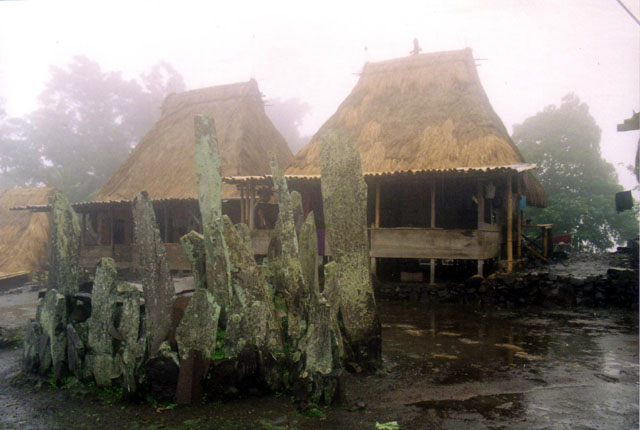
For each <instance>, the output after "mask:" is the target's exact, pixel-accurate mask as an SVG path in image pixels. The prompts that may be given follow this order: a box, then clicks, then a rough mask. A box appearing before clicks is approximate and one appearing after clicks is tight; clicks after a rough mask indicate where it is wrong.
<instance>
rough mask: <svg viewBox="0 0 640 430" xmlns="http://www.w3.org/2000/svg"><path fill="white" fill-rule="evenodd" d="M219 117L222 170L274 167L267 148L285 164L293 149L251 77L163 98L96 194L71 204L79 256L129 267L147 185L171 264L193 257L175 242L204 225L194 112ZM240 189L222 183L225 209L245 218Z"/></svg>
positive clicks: (261, 171)
mask: <svg viewBox="0 0 640 430" xmlns="http://www.w3.org/2000/svg"><path fill="white" fill-rule="evenodd" d="M195 115H207V116H210V117H213V119H214V121H215V126H216V131H217V137H218V145H219V149H220V156H221V159H222V174H223V175H228V176H230V175H262V174H266V173H267V172H268V171H269V162H268V160H269V158H268V156H267V154H268V153H269V152H273V153H275V154H276V157H277V158H278V161H279V162H280V163H282V165H286V164H288V162H289V161H290V160H291V157H292V154H291V151H290V149H289V147H288V146H287V142H286V141H285V140H284V138H283V137H282V136H281V135H280V133H279V132H278V131H277V130H276V129H275V127H274V125H273V124H272V123H271V121H270V120H269V118H268V117H267V116H266V114H265V112H264V104H263V100H262V94H261V93H260V90H259V89H258V85H257V84H256V82H255V81H254V80H250V81H248V82H243V83H237V84H231V85H222V86H216V87H210V88H204V89H198V90H193V91H187V92H184V93H180V94H172V95H170V96H168V97H167V98H166V100H165V101H164V104H163V106H162V114H161V118H160V120H159V121H158V122H157V123H156V124H155V125H154V126H153V127H152V128H151V130H149V132H148V133H147V134H146V135H145V136H144V137H143V138H142V140H141V141H140V142H139V143H138V145H137V146H136V147H135V148H134V149H133V151H132V152H131V154H130V155H129V157H128V158H127V159H126V160H125V162H124V163H122V165H121V166H120V167H118V169H116V171H115V172H114V173H113V174H112V175H111V177H110V178H109V180H108V181H107V183H106V184H105V185H104V186H103V187H102V189H101V190H100V191H99V192H98V194H97V196H96V198H95V199H94V200H93V201H92V202H87V203H80V204H77V205H74V208H75V210H76V212H78V213H79V215H80V217H81V223H82V230H83V236H82V243H83V246H82V254H81V256H82V258H81V261H82V264H83V265H84V266H86V267H92V266H93V265H94V264H95V263H96V262H97V261H98V259H99V258H100V257H103V256H114V257H115V259H116V262H117V263H118V265H119V266H120V267H128V266H130V265H131V262H132V261H135V256H133V255H132V254H131V243H132V240H133V237H132V236H133V222H132V215H131V201H132V200H133V198H134V197H135V196H136V194H137V193H138V192H140V191H142V190H146V191H147V192H148V193H149V195H150V196H151V198H152V199H153V200H154V206H155V208H156V217H157V220H158V224H159V227H160V233H161V234H162V236H163V240H164V241H165V243H166V248H167V253H168V255H169V264H170V266H171V267H172V268H173V269H183V268H184V269H188V268H189V265H188V262H187V260H186V257H185V256H184V253H183V252H182V249H181V248H180V246H179V245H178V243H177V242H178V239H179V238H180V237H181V236H182V235H183V234H185V233H187V232H188V231H190V230H192V229H195V230H197V231H198V230H200V228H201V227H200V214H199V209H198V204H197V198H198V195H197V188H196V180H195V172H194V169H195V161H194V154H195V149H194V148H195V145H194V116H195ZM238 197H239V193H238V192H237V191H236V188H235V187H233V186H231V185H224V187H223V212H225V213H227V214H228V215H230V216H231V218H232V219H233V220H235V221H238V220H239V219H240V211H241V210H242V209H243V208H242V207H241V203H240V199H239V198H238Z"/></svg>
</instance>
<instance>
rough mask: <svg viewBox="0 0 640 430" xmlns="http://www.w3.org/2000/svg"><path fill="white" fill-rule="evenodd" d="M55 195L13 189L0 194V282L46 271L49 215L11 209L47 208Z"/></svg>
mask: <svg viewBox="0 0 640 430" xmlns="http://www.w3.org/2000/svg"><path fill="white" fill-rule="evenodd" d="M53 194H54V190H53V189H52V188H14V189H11V190H7V191H5V192H4V193H2V194H0V278H4V277H7V276H10V275H11V274H14V273H17V272H29V273H32V272H34V271H37V270H44V269H45V267H46V263H47V252H48V247H49V217H48V216H47V214H46V213H31V212H29V211H10V210H9V209H10V208H12V207H15V206H26V205H44V204H47V203H48V201H49V198H50V197H51V196H53Z"/></svg>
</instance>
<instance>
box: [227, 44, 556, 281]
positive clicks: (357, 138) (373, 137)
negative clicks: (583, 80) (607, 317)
mask: <svg viewBox="0 0 640 430" xmlns="http://www.w3.org/2000/svg"><path fill="white" fill-rule="evenodd" d="M329 131H337V132H340V133H344V134H345V135H346V136H348V138H349V139H350V140H351V142H352V143H353V144H354V146H355V147H356V149H358V150H359V152H360V155H361V160H362V170H363V173H364V175H365V180H366V181H367V183H368V185H369V222H370V225H371V230H370V234H371V256H372V257H376V258H378V259H381V260H378V263H379V265H378V266H379V267H380V264H382V265H386V266H388V267H389V269H388V270H387V272H394V271H395V273H397V275H398V277H399V275H400V273H401V272H406V271H413V272H416V273H417V272H421V271H422V273H423V274H425V273H427V272H430V277H431V281H432V282H433V281H434V274H435V264H436V260H439V261H440V263H439V264H440V265H441V266H442V267H443V269H445V266H447V265H452V264H456V263H455V260H458V261H459V260H467V261H469V260H471V261H477V262H478V270H479V271H480V272H482V267H483V263H484V261H485V260H494V259H496V258H497V257H499V256H501V255H502V256H503V257H505V258H506V259H507V260H508V261H510V262H511V261H512V259H513V248H512V244H513V243H512V242H513V241H514V240H513V239H514V238H515V237H518V238H519V237H520V236H519V235H517V233H514V230H517V229H516V228H514V226H515V225H516V224H515V223H514V222H513V217H514V216H515V217H516V218H518V220H519V214H520V211H519V210H516V207H517V206H518V205H519V204H524V201H525V198H522V199H520V197H519V196H520V195H521V196H526V203H527V204H530V205H531V204H533V205H537V206H544V205H545V204H546V197H545V194H544V190H543V189H542V187H541V186H540V184H539V183H538V182H537V181H536V180H535V179H534V178H533V176H531V174H530V173H529V170H531V169H533V168H535V166H534V165H531V164H526V163H525V160H524V158H523V157H522V155H521V154H520V152H519V151H518V149H517V148H516V146H515V145H514V143H513V142H512V140H511V138H510V137H509V134H508V132H507V130H506V128H505V127H504V125H503V123H502V121H501V120H500V118H499V117H498V115H497V114H496V113H495V111H494V110H493V108H492V107H491V104H490V103H489V99H488V98H487V95H486V94H485V92H484V89H483V88H482V85H481V83H480V79H479V77H478V73H477V70H476V65H475V61H474V58H473V55H472V53H471V50H470V49H464V50H460V51H450V52H438V53H429V54H420V55H412V56H409V57H405V58H399V59H393V60H389V61H383V62H379V63H367V64H365V66H364V68H363V70H362V73H361V75H360V79H359V80H358V83H357V84H356V86H355V88H354V89H353V90H352V92H351V94H349V96H348V97H347V98H346V99H345V100H344V101H343V103H342V104H341V105H340V106H339V107H338V110H337V111H336V113H335V114H334V115H333V116H332V117H331V118H329V119H328V120H327V122H326V123H325V124H324V125H323V126H322V127H321V128H320V130H319V131H318V132H317V133H316V134H315V135H314V136H313V138H312V139H311V141H310V143H309V144H308V145H307V146H306V147H305V148H303V149H302V150H301V151H300V152H298V154H296V156H295V157H294V158H293V160H292V161H291V163H290V164H289V166H288V168H287V169H286V172H285V173H286V175H287V178H288V180H289V182H290V183H291V184H292V185H293V186H292V188H294V189H295V188H297V189H299V191H301V193H302V195H303V201H304V202H305V211H309V210H314V211H315V215H316V220H318V223H319V224H320V225H322V209H321V201H322V200H321V198H320V185H319V181H318V176H319V174H320V141H321V140H322V137H323V135H324V134H325V133H327V132H329ZM232 181H233V182H235V183H238V184H244V185H245V186H246V184H247V183H252V182H253V183H259V182H261V181H263V180H262V179H260V178H234V179H233V180H232ZM517 225H520V224H519V223H518V224H517ZM406 259H410V260H412V262H407V261H405V260H406ZM420 260H427V261H428V264H424V266H425V268H424V270H423V269H422V261H420ZM427 265H428V266H429V269H427V268H426V266H427ZM416 278H420V276H416Z"/></svg>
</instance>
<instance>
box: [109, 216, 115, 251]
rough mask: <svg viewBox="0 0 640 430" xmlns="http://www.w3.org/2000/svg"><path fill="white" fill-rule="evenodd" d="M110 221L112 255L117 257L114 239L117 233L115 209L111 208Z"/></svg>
mask: <svg viewBox="0 0 640 430" xmlns="http://www.w3.org/2000/svg"><path fill="white" fill-rule="evenodd" d="M109 221H110V222H111V231H110V233H111V234H110V236H111V243H110V245H111V257H112V258H114V259H115V240H113V237H114V235H115V231H114V230H115V225H116V220H115V216H114V214H113V209H110V210H109Z"/></svg>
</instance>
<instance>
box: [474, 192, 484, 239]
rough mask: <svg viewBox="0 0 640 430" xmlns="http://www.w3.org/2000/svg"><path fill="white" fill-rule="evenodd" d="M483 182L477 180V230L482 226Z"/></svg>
mask: <svg viewBox="0 0 640 430" xmlns="http://www.w3.org/2000/svg"><path fill="white" fill-rule="evenodd" d="M483 188H484V186H483V184H482V182H480V181H478V188H477V189H478V192H477V196H476V197H477V199H478V230H480V229H481V228H482V226H483V225H484V192H483Z"/></svg>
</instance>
